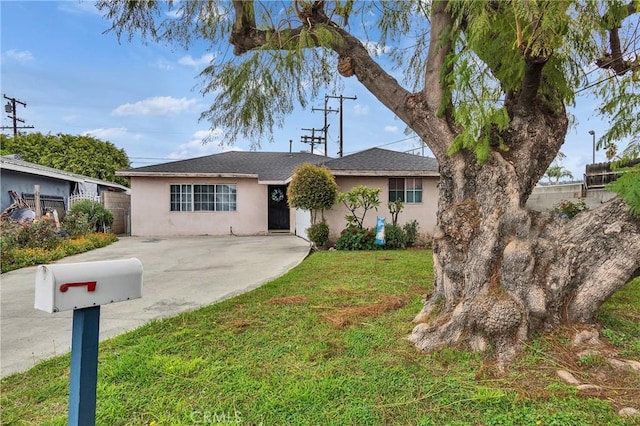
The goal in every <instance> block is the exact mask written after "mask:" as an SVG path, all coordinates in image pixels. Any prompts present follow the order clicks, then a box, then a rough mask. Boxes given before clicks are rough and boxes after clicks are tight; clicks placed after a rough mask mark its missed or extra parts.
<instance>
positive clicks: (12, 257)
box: [2, 233, 118, 273]
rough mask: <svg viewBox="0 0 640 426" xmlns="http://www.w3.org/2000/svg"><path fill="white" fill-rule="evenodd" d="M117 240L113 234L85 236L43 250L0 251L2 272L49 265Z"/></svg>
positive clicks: (14, 249)
mask: <svg viewBox="0 0 640 426" xmlns="http://www.w3.org/2000/svg"><path fill="white" fill-rule="evenodd" d="M117 240H118V237H116V236H115V235H114V234H103V233H97V234H87V235H85V236H83V237H80V238H74V239H67V240H63V241H62V242H61V243H60V244H58V245H57V246H56V247H53V248H51V249H45V248H42V247H37V248H20V247H15V246H14V247H13V248H12V249H10V250H6V251H5V250H4V248H3V251H2V272H3V273H4V272H8V271H13V270H15V269H20V268H25V267H27V266H33V265H40V264H43V263H50V262H53V261H55V260H58V259H62V258H63V257H66V256H70V255H73V254H78V253H83V252H85V251H89V250H93V249H95V248H99V247H104V246H106V245H109V244H111V243H113V242H115V241H117Z"/></svg>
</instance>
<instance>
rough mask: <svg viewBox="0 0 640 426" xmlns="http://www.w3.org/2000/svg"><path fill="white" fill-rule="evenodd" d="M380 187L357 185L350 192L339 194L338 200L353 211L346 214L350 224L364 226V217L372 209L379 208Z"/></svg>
mask: <svg viewBox="0 0 640 426" xmlns="http://www.w3.org/2000/svg"><path fill="white" fill-rule="evenodd" d="M380 191H381V190H380V188H368V187H366V186H364V185H359V186H356V187H355V188H353V189H351V191H348V192H341V193H340V194H338V202H339V203H342V204H344V206H345V207H346V208H347V210H349V211H350V212H351V214H349V215H347V216H345V219H346V220H347V225H348V226H357V227H359V228H364V218H365V216H366V215H367V212H368V211H369V210H371V209H375V210H378V206H379V205H380Z"/></svg>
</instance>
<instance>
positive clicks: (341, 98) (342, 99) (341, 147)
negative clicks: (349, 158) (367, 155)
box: [325, 95, 358, 157]
mask: <svg viewBox="0 0 640 426" xmlns="http://www.w3.org/2000/svg"><path fill="white" fill-rule="evenodd" d="M326 98H334V99H340V108H339V109H338V111H339V112H340V152H339V153H338V154H339V155H340V157H342V155H343V152H344V137H343V132H342V110H343V109H344V108H343V107H342V102H343V101H344V100H345V99H350V100H356V99H358V98H357V97H356V96H353V97H350V96H342V95H340V96H335V95H325V99H326Z"/></svg>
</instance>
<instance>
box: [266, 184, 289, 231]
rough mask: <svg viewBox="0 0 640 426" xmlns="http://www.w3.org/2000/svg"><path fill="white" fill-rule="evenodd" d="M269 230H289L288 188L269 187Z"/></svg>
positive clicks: (280, 186) (279, 186)
mask: <svg viewBox="0 0 640 426" xmlns="http://www.w3.org/2000/svg"><path fill="white" fill-rule="evenodd" d="M267 195H268V197H269V219H268V220H269V230H270V231H283V230H286V231H288V230H289V204H288V203H287V187H286V186H284V185H269V192H268V194H267Z"/></svg>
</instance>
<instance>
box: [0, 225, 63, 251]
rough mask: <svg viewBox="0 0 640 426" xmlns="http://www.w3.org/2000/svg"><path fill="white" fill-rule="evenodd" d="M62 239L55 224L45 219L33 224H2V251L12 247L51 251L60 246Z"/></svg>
mask: <svg viewBox="0 0 640 426" xmlns="http://www.w3.org/2000/svg"><path fill="white" fill-rule="evenodd" d="M60 241H62V237H61V236H60V234H58V233H57V232H56V226H55V224H54V223H53V222H52V221H50V220H47V219H40V220H34V221H33V222H24V223H16V222H8V223H3V224H2V250H3V251H4V250H10V249H12V248H14V247H22V248H42V249H45V250H46V249H51V248H54V247H55V246H57V245H58V244H60Z"/></svg>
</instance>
